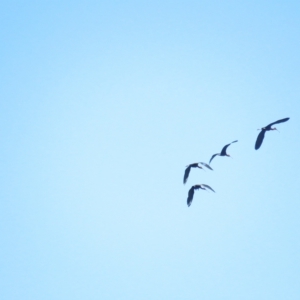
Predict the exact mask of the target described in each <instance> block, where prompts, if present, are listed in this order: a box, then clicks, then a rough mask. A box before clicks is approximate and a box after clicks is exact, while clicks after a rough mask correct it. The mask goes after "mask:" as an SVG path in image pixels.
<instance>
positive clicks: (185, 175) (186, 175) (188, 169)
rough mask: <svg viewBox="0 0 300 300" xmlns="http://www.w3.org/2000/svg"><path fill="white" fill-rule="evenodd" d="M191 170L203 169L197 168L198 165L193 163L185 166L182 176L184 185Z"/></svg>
mask: <svg viewBox="0 0 300 300" xmlns="http://www.w3.org/2000/svg"><path fill="white" fill-rule="evenodd" d="M191 168H199V169H203V168H202V167H200V166H199V163H194V164H190V165H188V166H186V169H185V172H184V176H183V183H184V184H185V183H186V181H187V179H188V177H189V175H190V171H191Z"/></svg>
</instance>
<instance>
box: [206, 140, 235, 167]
mask: <svg viewBox="0 0 300 300" xmlns="http://www.w3.org/2000/svg"><path fill="white" fill-rule="evenodd" d="M236 142H237V141H233V142H231V143H230V144H227V145H225V146H224V147H223V149H222V151H221V153H216V154H214V155H213V156H212V157H211V159H210V161H209V163H211V161H212V160H213V159H214V157H215V156H217V155H219V156H230V155H229V154H227V153H226V149H227V148H228V147H229V146H230V145H231V144H232V143H236Z"/></svg>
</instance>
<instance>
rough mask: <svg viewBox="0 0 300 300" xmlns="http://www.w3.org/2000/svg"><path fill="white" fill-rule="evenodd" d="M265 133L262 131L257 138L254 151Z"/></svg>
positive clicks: (258, 146)
mask: <svg viewBox="0 0 300 300" xmlns="http://www.w3.org/2000/svg"><path fill="white" fill-rule="evenodd" d="M265 132H266V131H265V130H262V131H261V132H260V133H259V135H258V136H257V139H256V143H255V150H258V149H259V148H260V146H261V144H262V142H263V140H264V137H265Z"/></svg>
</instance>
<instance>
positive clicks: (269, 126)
mask: <svg viewBox="0 0 300 300" xmlns="http://www.w3.org/2000/svg"><path fill="white" fill-rule="evenodd" d="M289 119H290V118H284V119H281V120H278V121H276V122H273V123H271V124H269V125H267V126H266V127H264V128H268V129H270V128H271V126H272V125H275V124H278V123H283V122H286V121H288V120H289Z"/></svg>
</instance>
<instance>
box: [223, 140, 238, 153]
mask: <svg viewBox="0 0 300 300" xmlns="http://www.w3.org/2000/svg"><path fill="white" fill-rule="evenodd" d="M236 142H237V141H233V142H231V143H230V144H227V145H225V146H224V147H223V149H222V151H221V156H223V155H226V149H227V148H228V147H229V146H230V145H231V144H233V143H236Z"/></svg>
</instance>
